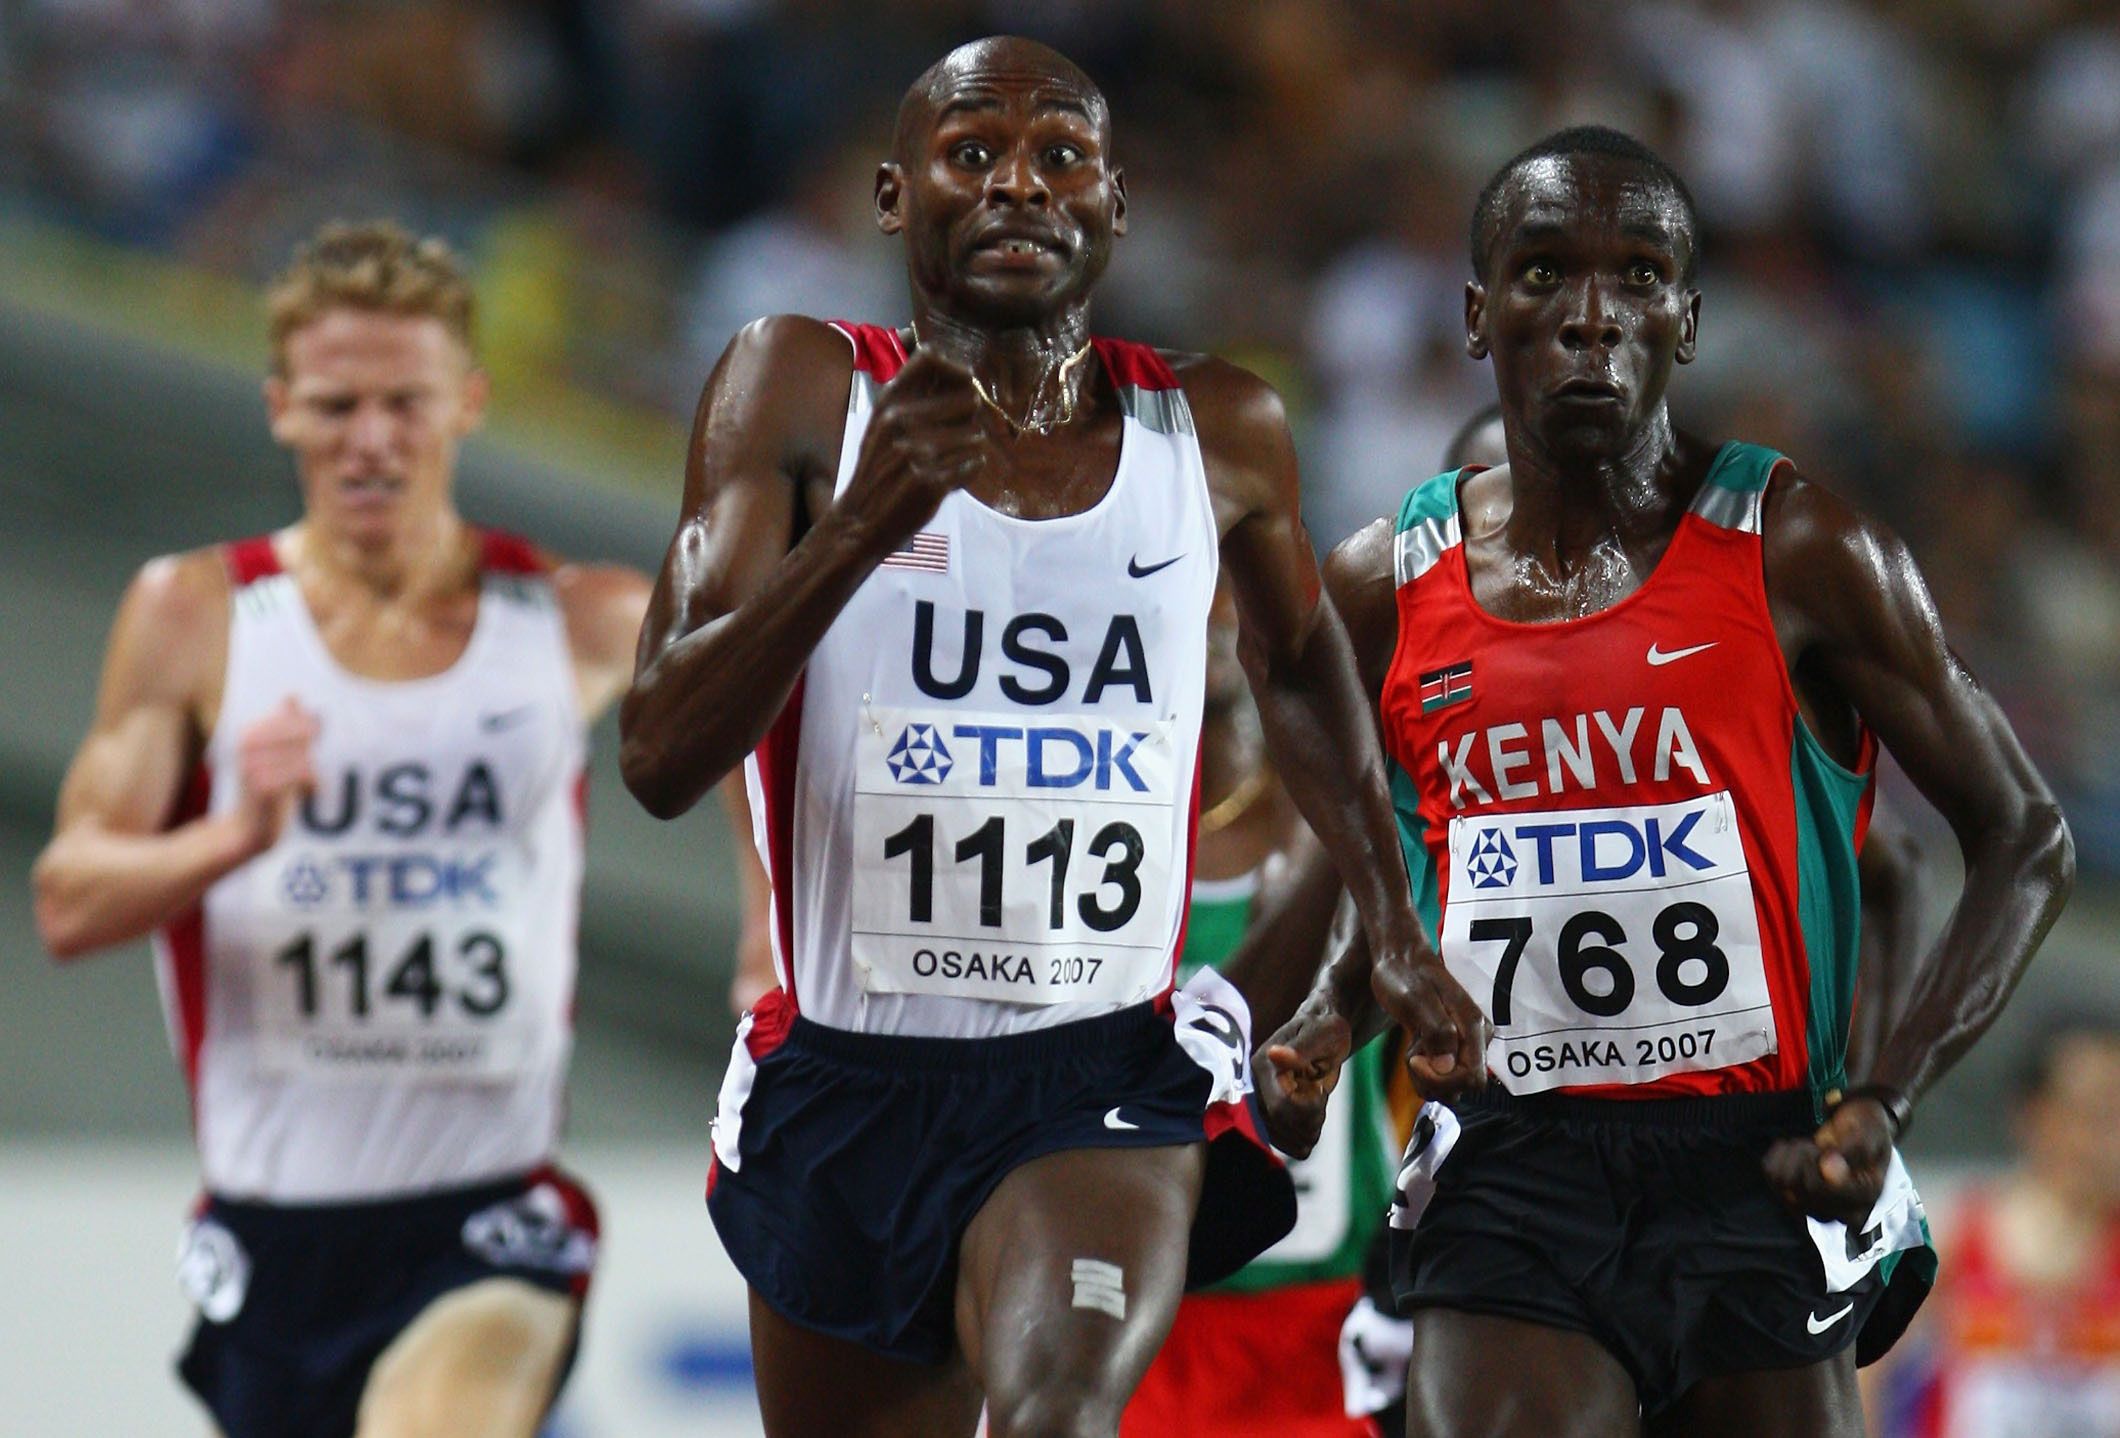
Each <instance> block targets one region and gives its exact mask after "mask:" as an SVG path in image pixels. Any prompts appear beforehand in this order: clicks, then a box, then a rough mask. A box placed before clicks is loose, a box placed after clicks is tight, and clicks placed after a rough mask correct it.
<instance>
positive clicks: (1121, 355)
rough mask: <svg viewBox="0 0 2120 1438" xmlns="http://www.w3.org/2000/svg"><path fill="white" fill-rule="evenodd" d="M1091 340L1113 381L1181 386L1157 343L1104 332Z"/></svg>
mask: <svg viewBox="0 0 2120 1438" xmlns="http://www.w3.org/2000/svg"><path fill="white" fill-rule="evenodd" d="M1090 343H1091V344H1093V345H1095V346H1096V347H1097V357H1098V358H1099V359H1101V360H1103V361H1104V372H1105V373H1106V374H1108V375H1110V376H1111V377H1112V383H1113V384H1121V385H1132V386H1134V387H1135V388H1136V389H1176V388H1177V387H1178V377H1177V375H1175V374H1173V373H1172V372H1171V368H1170V366H1169V365H1168V364H1167V363H1165V362H1164V359H1163V356H1162V355H1161V354H1159V353H1158V352H1157V350H1156V347H1155V346H1154V345H1144V344H1138V343H1136V342H1135V341H1133V340H1115V339H1107V338H1104V337H1102V336H1099V337H1097V338H1094V339H1092V340H1091V341H1090Z"/></svg>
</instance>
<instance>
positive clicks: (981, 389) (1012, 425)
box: [912, 325, 1090, 439]
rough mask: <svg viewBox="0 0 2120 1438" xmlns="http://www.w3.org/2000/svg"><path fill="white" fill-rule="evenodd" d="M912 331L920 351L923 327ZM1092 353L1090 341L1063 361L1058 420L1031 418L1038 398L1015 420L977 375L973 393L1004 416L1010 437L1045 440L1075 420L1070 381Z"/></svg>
mask: <svg viewBox="0 0 2120 1438" xmlns="http://www.w3.org/2000/svg"><path fill="white" fill-rule="evenodd" d="M912 328H913V348H915V349H918V348H920V327H919V326H918V325H915V326H913V327H912ZM1089 352H1090V342H1089V341H1088V340H1084V341H1083V342H1082V348H1080V349H1078V350H1076V351H1075V352H1074V353H1073V354H1071V355H1069V356H1068V357H1067V358H1066V359H1064V360H1062V361H1061V362H1060V372H1059V375H1058V378H1059V381H1060V414H1059V416H1058V417H1057V418H1054V419H1032V418H1031V417H1030V415H1031V411H1032V410H1035V409H1036V408H1037V407H1038V397H1037V395H1032V396H1031V403H1030V408H1029V409H1026V410H1025V411H1024V416H1023V418H1022V419H1020V420H1019V419H1017V418H1015V417H1014V416H1013V415H1011V414H1010V413H1009V412H1008V411H1007V410H1005V409H1003V408H1002V407H1001V402H1000V401H999V400H997V399H995V398H994V395H993V391H991V390H989V389H988V388H987V387H986V382H985V381H984V380H982V379H980V378H979V376H978V375H976V374H975V375H973V376H972V393H973V394H976V395H978V396H979V401H980V403H981V404H984V405H985V406H986V407H987V408H988V409H990V410H992V411H993V412H994V413H995V414H997V415H999V416H1001V422H1002V423H1003V424H1005V425H1007V426H1008V428H1009V433H1010V434H1035V435H1037V436H1038V437H1039V438H1040V439H1043V438H1045V437H1046V436H1047V435H1049V434H1051V433H1052V432H1053V431H1054V430H1056V429H1059V428H1060V427H1061V426H1062V425H1064V424H1066V423H1067V422H1068V421H1069V420H1071V419H1073V418H1074V417H1075V387H1074V386H1073V385H1072V384H1070V383H1069V382H1068V381H1069V377H1070V376H1071V375H1072V374H1073V372H1074V369H1075V366H1077V365H1079V364H1081V363H1082V362H1083V361H1084V360H1086V359H1088V358H1089ZM1039 388H1040V389H1041V390H1042V389H1043V388H1044V386H1042V385H1041V386H1040V387H1039Z"/></svg>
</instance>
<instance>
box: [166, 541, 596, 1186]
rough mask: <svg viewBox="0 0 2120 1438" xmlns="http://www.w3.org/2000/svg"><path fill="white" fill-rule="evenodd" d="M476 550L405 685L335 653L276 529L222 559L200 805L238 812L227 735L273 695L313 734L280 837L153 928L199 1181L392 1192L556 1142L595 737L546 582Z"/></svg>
mask: <svg viewBox="0 0 2120 1438" xmlns="http://www.w3.org/2000/svg"><path fill="white" fill-rule="evenodd" d="M485 547H486V564H485V566H484V573H483V576H482V579H481V592H480V597H479V605H478V618H477V621H476V624H475V626H474V628H473V632H472V635H471V638H470V640H469V642H468V644H467V646H466V648H465V650H464V652H463V654H462V656H461V657H460V658H458V660H457V661H456V663H455V664H453V665H452V666H450V668H448V669H447V670H445V671H443V672H442V673H440V674H436V675H434V676H432V677H429V678H424V679H415V680H408V681H402V682H383V681H378V680H371V679H365V678H362V677H360V676H358V675H355V674H352V673H349V672H348V671H346V670H345V669H343V668H341V667H340V666H339V664H338V663H337V662H336V661H335V660H334V659H333V658H332V657H331V654H330V652H329V651H328V649H327V648H326V647H325V644H324V640H323V637H322V635H321V634H320V633H319V632H318V630H317V627H316V624H315V622H314V620H313V619H312V617H311V615H310V612H309V609H308V606H307V605H306V603H305V602H304V601H303V597H302V594H301V591H300V589H299V588H298V586H297V585H296V583H295V580H294V578H293V577H292V576H291V575H288V574H286V573H283V572H279V570H278V566H277V564H276V562H274V561H273V560H272V558H271V552H270V547H269V545H266V544H264V543H263V542H262V541H248V542H246V543H245V544H241V545H237V546H233V547H232V548H231V550H230V555H231V563H230V567H231V570H232V572H233V574H234V582H235V583H236V585H237V588H236V591H235V595H234V599H233V603H232V606H231V616H230V629H229V641H228V672H227V679H226V685H225V690H224V694H223V697H222V701H221V712H220V717H219V720H218V723H217V725H216V728H215V730H214V733H213V735H212V737H211V739H210V740H209V741H208V744H207V747H206V766H205V775H204V783H203V787H205V788H206V789H207V793H206V795H205V796H204V797H205V806H204V807H205V808H206V809H207V810H209V811H211V812H220V811H223V810H227V809H230V808H233V807H234V806H235V804H236V802H237V798H238V791H239V783H238V778H237V769H236V745H237V741H238V738H239V736H240V735H241V734H242V732H243V730H244V729H245V728H246V727H247V726H248V725H250V724H252V723H254V722H255V721H257V720H258V719H260V718H262V717H263V716H265V715H266V714H267V713H269V712H270V711H271V710H273V709H275V708H277V707H278V706H279V705H280V703H281V702H282V701H283V700H284V699H285V698H286V697H287V696H289V695H292V696H294V698H295V699H296V700H297V701H299V702H300V703H301V704H302V705H303V706H304V707H306V708H308V709H310V710H312V711H314V712H315V713H316V714H318V715H319V716H320V718H321V720H322V732H321V733H320V735H319V736H318V739H317V742H316V747H315V750H314V760H315V766H316V775H317V787H316V790H315V792H314V793H313V794H311V795H309V796H308V797H307V798H306V799H305V800H304V801H303V803H302V804H301V805H300V806H299V808H298V809H297V811H296V813H295V815H294V817H293V818H292V819H291V820H290V821H289V822H288V824H287V827H286V829H285V830H284V832H283V833H282V834H281V836H280V839H279V842H278V843H277V844H275V845H274V846H273V848H271V849H269V850H267V851H266V852H265V853H264V854H261V855H260V856H259V857H258V858H256V859H254V860H252V861H251V862H250V863H248V864H246V865H244V866H243V867H242V868H240V869H238V870H236V871H235V872H234V873H232V874H230V875H228V876H227V877H226V878H224V879H223V880H221V882H219V883H217V884H215V885H214V886H213V888H212V889H210V890H209V891H208V892H207V894H206V896H205V898H204V900H203V901H202V903H201V904H200V905H199V907H198V909H197V910H196V911H195V912H194V913H192V914H189V915H186V916H185V917H184V918H182V919H181V920H179V921H178V922H177V923H175V924H172V925H171V926H170V927H169V928H168V929H166V930H165V931H164V932H163V933H162V934H160V935H159V936H158V942H157V951H158V958H159V959H160V964H159V969H160V972H161V977H162V981H163V993H164V999H165V1004H166V1006H167V1008H168V1010H169V1014H170V1020H171V1028H172V1033H173V1037H174V1039H175V1042H176V1045H177V1050H178V1054H179V1057H180V1059H181V1060H182V1061H183V1062H184V1064H185V1067H186V1071H187V1074H188V1075H189V1076H190V1077H191V1080H192V1105H193V1121H194V1126H195V1128H196V1130H197V1138H198V1145H199V1155H200V1161H201V1165H202V1167H203V1169H204V1174H205V1182H206V1187H207V1189H208V1191H210V1192H212V1193H214V1194H217V1195H219V1196H222V1197H225V1198H233V1199H248V1200H261V1201H267V1202H287V1203H301V1202H333V1201H350V1200H360V1199H368V1198H384V1197H397V1196H405V1195H409V1194H416V1193H420V1192H423V1191H426V1190H430V1189H436V1188H446V1187H454V1186H459V1185H466V1184H474V1183H479V1182H483V1181H487V1180H491V1179H495V1178H500V1177H504V1176H507V1175H512V1174H517V1173H522V1172H526V1171H528V1170H531V1169H534V1168H536V1167H537V1166H539V1165H540V1164H542V1163H543V1162H545V1161H546V1160H547V1159H548V1158H549V1157H550V1156H551V1153H552V1149H553V1146H554V1143H555V1142H556V1140H557V1137H558V1131H559V1123H560V1117H561V1109H562V1087H563V1084H564V1082H565V1075H566V1067H567V1058H568V1054H569V1050H570V1048H571V1046H572V1042H573V1035H572V1030H571V1011H572V1007H573V996H574V975H575V942H576V926H577V916H578V913H579V905H580V886H581V872H582V821H581V795H582V790H581V784H582V778H583V763H584V758H585V755H586V752H587V742H586V735H585V732H584V725H583V721H582V716H581V713H580V703H579V700H578V698H577V695H576V690H575V682H574V672H573V663H572V659H571V656H570V651H569V648H568V644H567V636H566V629H565V623H564V620H563V618H562V616H561V614H560V611H559V607H558V604H557V602H556V600H555V598H554V596H553V593H552V586H551V584H550V582H549V581H548V579H547V578H546V577H545V575H544V574H543V573H542V572H541V571H540V570H539V568H538V566H537V564H536V561H535V559H534V556H533V555H532V554H531V552H530V551H529V549H528V547H527V546H526V545H523V544H522V543H521V542H520V541H513V540H509V539H507V538H506V537H504V536H498V535H488V536H487V537H486V546H485ZM195 802H196V801H195Z"/></svg>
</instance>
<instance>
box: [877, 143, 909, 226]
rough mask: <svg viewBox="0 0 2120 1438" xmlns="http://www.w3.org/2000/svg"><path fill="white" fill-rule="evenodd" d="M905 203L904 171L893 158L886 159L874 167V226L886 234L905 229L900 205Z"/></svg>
mask: <svg viewBox="0 0 2120 1438" xmlns="http://www.w3.org/2000/svg"><path fill="white" fill-rule="evenodd" d="M904 203H905V171H904V170H902V169H900V168H899V167H898V162H897V161H895V160H886V161H884V162H883V163H882V164H880V165H878V166H877V167H876V228H877V229H879V230H881V231H883V232H884V233H885V234H887V235H896V234H902V233H904V231H905V216H904V215H903V214H902V213H900V207H901V206H902V205H903V204H904Z"/></svg>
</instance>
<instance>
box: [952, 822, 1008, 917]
mask: <svg viewBox="0 0 2120 1438" xmlns="http://www.w3.org/2000/svg"><path fill="white" fill-rule="evenodd" d="M1001 836H1002V828H1001V816H1000V815H998V814H997V815H995V816H994V817H993V818H991V819H989V820H987V821H986V822H985V823H984V824H981V825H980V826H979V827H978V828H976V829H974V830H972V832H971V833H969V834H967V835H965V836H964V837H963V838H962V839H959V840H958V841H957V862H958V863H960V864H961V863H963V862H964V861H965V860H966V859H977V860H978V861H979V922H980V923H981V924H984V925H985V926H986V927H987V928H989V929H998V928H1000V927H1001Z"/></svg>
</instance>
